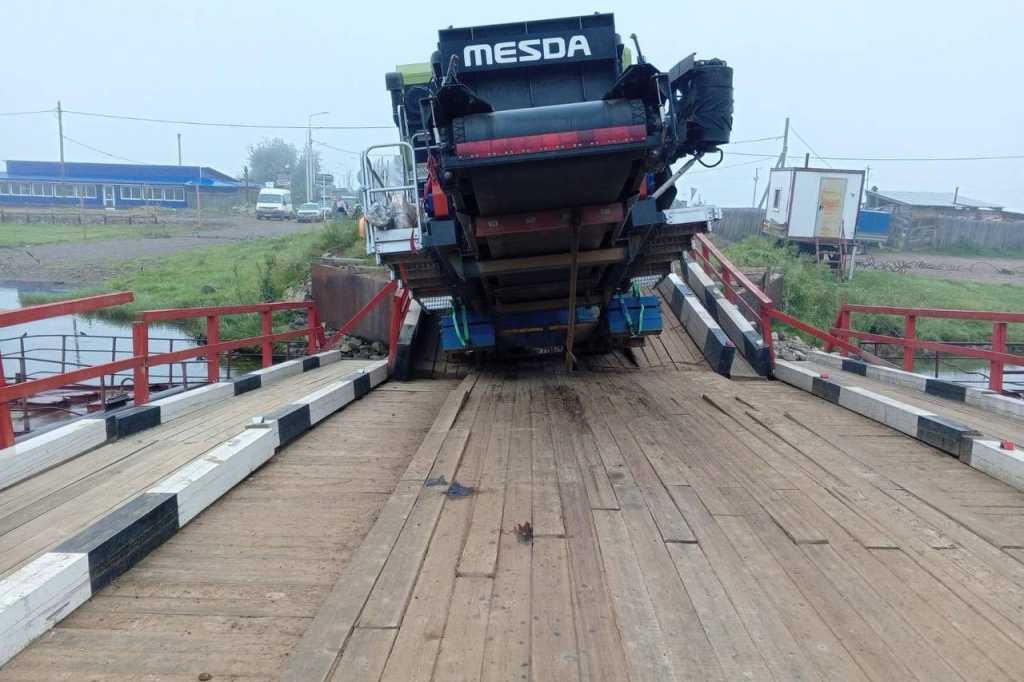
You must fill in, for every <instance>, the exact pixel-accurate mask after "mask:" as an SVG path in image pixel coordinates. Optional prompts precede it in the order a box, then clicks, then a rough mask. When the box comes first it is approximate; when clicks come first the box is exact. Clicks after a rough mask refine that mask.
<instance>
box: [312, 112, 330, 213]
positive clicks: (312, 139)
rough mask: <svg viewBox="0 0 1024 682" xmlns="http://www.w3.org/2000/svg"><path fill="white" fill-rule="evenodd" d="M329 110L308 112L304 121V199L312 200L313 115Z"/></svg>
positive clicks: (323, 113) (322, 114)
mask: <svg viewBox="0 0 1024 682" xmlns="http://www.w3.org/2000/svg"><path fill="white" fill-rule="evenodd" d="M329 113H331V112H329V111H318V112H316V113H315V114H310V115H309V119H308V120H307V121H306V201H307V202H309V201H313V117H314V116H326V115H327V114H329Z"/></svg>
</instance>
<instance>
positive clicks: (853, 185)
mask: <svg viewBox="0 0 1024 682" xmlns="http://www.w3.org/2000/svg"><path fill="white" fill-rule="evenodd" d="M863 189H864V171H861V170H840V169H833V168H773V169H772V171H771V175H770V176H769V179H768V207H767V208H766V209H765V216H764V225H763V229H762V231H763V232H764V233H765V234H768V235H771V236H774V237H778V238H779V239H786V240H788V241H791V242H796V243H797V244H798V245H800V247H801V248H802V249H812V248H813V249H817V248H820V247H825V248H829V247H831V248H835V247H837V246H838V247H841V246H842V244H843V243H845V242H846V241H847V240H852V239H853V237H854V232H855V230H856V228H857V213H858V212H859V211H860V198H861V192H862V191H863Z"/></svg>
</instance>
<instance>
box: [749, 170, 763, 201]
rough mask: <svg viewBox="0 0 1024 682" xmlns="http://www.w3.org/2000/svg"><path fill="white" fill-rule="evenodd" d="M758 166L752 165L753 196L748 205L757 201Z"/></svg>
mask: <svg viewBox="0 0 1024 682" xmlns="http://www.w3.org/2000/svg"><path fill="white" fill-rule="evenodd" d="M759 170H761V169H760V168H757V167H756V166H755V167H754V196H753V197H752V198H751V199H750V205H751V206H753V205H755V203H756V202H757V179H758V178H757V172H758V171H759Z"/></svg>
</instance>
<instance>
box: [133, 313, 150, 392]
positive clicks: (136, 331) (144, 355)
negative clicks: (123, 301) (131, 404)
mask: <svg viewBox="0 0 1024 682" xmlns="http://www.w3.org/2000/svg"><path fill="white" fill-rule="evenodd" d="M132 356H133V357H135V358H141V362H139V364H138V365H136V366H135V369H134V370H133V371H132V375H133V383H134V384H135V388H134V397H135V404H136V405H145V404H146V403H148V402H149V364H148V363H149V359H148V358H149V323H147V322H146V321H144V320H139V321H137V322H133V323H132Z"/></svg>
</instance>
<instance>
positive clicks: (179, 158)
mask: <svg viewBox="0 0 1024 682" xmlns="http://www.w3.org/2000/svg"><path fill="white" fill-rule="evenodd" d="M178 165H179V166H180V165H181V133H178Z"/></svg>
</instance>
